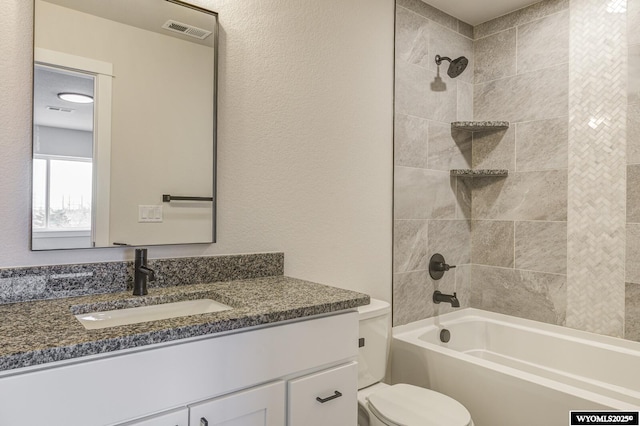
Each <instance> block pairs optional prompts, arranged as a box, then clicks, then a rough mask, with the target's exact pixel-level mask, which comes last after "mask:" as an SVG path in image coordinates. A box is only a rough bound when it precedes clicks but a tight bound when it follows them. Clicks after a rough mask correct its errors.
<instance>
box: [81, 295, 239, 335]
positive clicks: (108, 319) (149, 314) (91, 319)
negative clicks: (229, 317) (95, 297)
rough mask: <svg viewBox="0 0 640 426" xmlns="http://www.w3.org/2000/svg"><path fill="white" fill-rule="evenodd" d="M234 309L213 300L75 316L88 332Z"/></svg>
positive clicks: (187, 301)
mask: <svg viewBox="0 0 640 426" xmlns="http://www.w3.org/2000/svg"><path fill="white" fill-rule="evenodd" d="M229 309H232V308H231V306H227V305H224V304H222V303H219V302H216V301H215V300H212V299H197V300H184V301H181V302H172V303H162V304H158V305H150V306H139V307H137V308H125V309H115V310H112V311H100V312H89V313H86V314H79V315H75V317H76V318H77V319H78V321H80V322H81V323H82V325H83V326H84V328H86V329H87V330H97V329H100V328H109V327H115V326H118V325H128V324H138V323H141V322H148V321H157V320H163V319H169V318H178V317H186V316H189V315H197V314H208V313H212V312H222V311H228V310H229Z"/></svg>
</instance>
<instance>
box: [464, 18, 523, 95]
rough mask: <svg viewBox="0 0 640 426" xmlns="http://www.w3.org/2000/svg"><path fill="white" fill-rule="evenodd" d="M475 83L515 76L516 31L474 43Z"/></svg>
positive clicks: (504, 32) (510, 30)
mask: <svg viewBox="0 0 640 426" xmlns="http://www.w3.org/2000/svg"><path fill="white" fill-rule="evenodd" d="M473 45H474V52H473V54H474V58H475V76H474V77H475V78H474V80H475V82H476V83H484V82H487V81H491V80H496V79H499V78H504V77H510V76H513V75H515V74H516V29H515V28H511V29H508V30H505V31H501V32H499V33H496V34H493V35H491V36H488V37H484V38H481V39H479V40H476V41H475V42H474V44H473Z"/></svg>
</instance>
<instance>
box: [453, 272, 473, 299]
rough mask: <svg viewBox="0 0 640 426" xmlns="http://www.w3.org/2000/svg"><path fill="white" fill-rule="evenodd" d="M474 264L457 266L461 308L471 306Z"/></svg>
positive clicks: (457, 288) (457, 287)
mask: <svg viewBox="0 0 640 426" xmlns="http://www.w3.org/2000/svg"><path fill="white" fill-rule="evenodd" d="M471 269H472V265H460V266H458V267H456V292H457V293H458V295H457V297H458V301H459V302H460V307H461V308H470V307H471V291H472V290H471V286H472V285H473V283H472V277H471Z"/></svg>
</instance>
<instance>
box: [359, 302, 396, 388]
mask: <svg viewBox="0 0 640 426" xmlns="http://www.w3.org/2000/svg"><path fill="white" fill-rule="evenodd" d="M358 314H359V315H360V319H359V321H360V331H359V337H360V341H359V346H360V348H359V349H358V389H362V388H365V387H367V386H371V385H372V384H374V383H378V382H379V381H381V380H382V378H383V377H384V375H385V371H386V368H387V355H388V353H389V337H390V332H391V306H390V305H389V304H388V303H387V302H384V301H382V300H376V299H371V303H370V304H368V305H365V306H360V307H359V308H358Z"/></svg>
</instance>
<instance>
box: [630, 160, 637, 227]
mask: <svg viewBox="0 0 640 426" xmlns="http://www.w3.org/2000/svg"><path fill="white" fill-rule="evenodd" d="M629 222H632V223H640V164H632V165H630V166H627V223H629Z"/></svg>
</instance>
